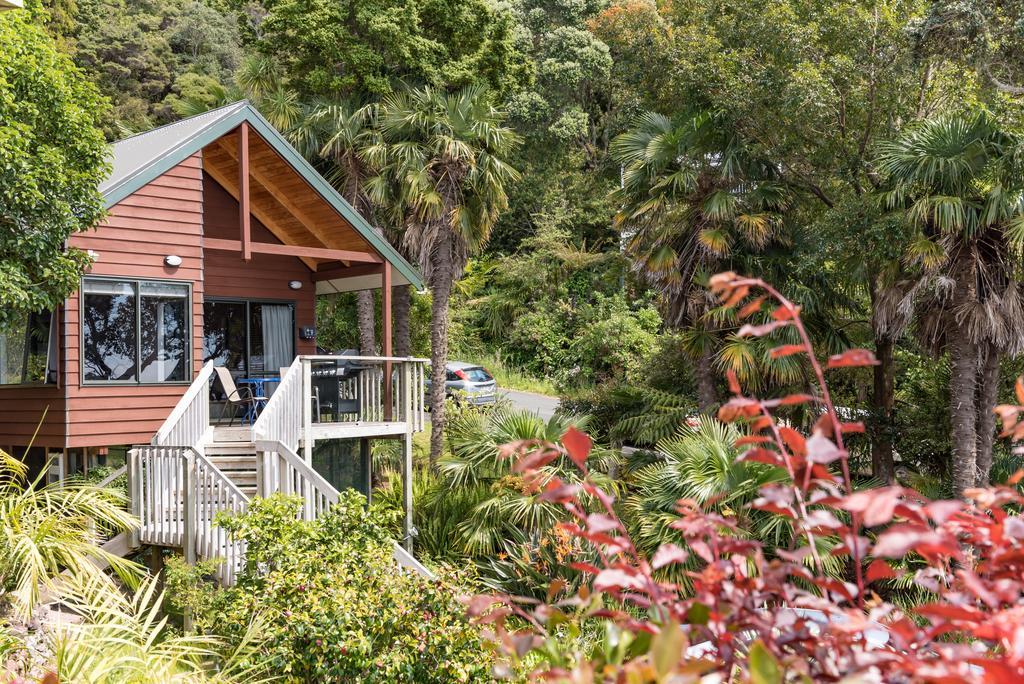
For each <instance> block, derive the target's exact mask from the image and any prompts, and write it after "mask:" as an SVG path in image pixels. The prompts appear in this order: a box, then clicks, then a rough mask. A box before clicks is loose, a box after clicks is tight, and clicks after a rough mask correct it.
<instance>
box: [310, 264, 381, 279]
mask: <svg viewBox="0 0 1024 684" xmlns="http://www.w3.org/2000/svg"><path fill="white" fill-rule="evenodd" d="M380 272H381V268H380V266H378V265H377V264H360V265H358V266H349V267H348V268H338V267H332V268H323V267H321V268H320V270H318V271H317V272H316V273H314V274H313V281H314V282H319V281H321V280H337V279H339V278H355V277H358V276H364V275H377V274H378V273H380Z"/></svg>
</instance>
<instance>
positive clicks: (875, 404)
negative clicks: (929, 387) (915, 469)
mask: <svg viewBox="0 0 1024 684" xmlns="http://www.w3.org/2000/svg"><path fill="white" fill-rule="evenodd" d="M895 346H896V345H895V343H894V342H893V340H892V339H890V338H889V337H885V336H879V337H877V338H876V340H875V358H876V359H878V365H877V366H875V367H874V368H873V372H874V386H873V388H872V396H871V404H872V407H871V408H872V409H873V411H872V412H873V413H874V416H873V418H874V420H873V423H874V425H873V426H872V427H873V430H872V434H871V474H872V475H873V476H874V477H875V478H876V479H878V480H881V481H882V482H886V483H892V482H893V480H894V479H895V472H894V471H895V467H894V463H893V457H892V428H893V424H892V422H893V404H894V401H893V400H894V397H895V375H896V372H895V371H896V368H895V363H894V359H893V348H894V347H895Z"/></svg>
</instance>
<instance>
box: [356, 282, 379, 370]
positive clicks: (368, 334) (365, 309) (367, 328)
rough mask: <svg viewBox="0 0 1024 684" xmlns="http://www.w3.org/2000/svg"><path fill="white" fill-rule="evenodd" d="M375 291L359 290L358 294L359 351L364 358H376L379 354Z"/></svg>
mask: <svg viewBox="0 0 1024 684" xmlns="http://www.w3.org/2000/svg"><path fill="white" fill-rule="evenodd" d="M373 308H374V303H373V290H359V291H358V292H356V317H357V319H358V324H359V351H360V352H361V353H362V354H363V355H364V356H374V355H376V353H377V341H376V339H375V338H376V330H375V326H376V321H375V312H374V310H373Z"/></svg>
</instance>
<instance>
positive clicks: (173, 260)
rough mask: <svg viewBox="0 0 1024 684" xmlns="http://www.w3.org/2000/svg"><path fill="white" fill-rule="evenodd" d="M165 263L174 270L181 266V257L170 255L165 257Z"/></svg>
mask: <svg viewBox="0 0 1024 684" xmlns="http://www.w3.org/2000/svg"><path fill="white" fill-rule="evenodd" d="M164 263H165V264H167V265H168V266H170V267H172V268H175V267H178V266H181V257H180V256H178V255H177V254H168V255H167V256H165V257H164Z"/></svg>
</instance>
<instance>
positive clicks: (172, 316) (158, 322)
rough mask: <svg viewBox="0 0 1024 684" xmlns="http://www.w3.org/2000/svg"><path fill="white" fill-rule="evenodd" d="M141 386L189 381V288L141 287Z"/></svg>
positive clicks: (150, 284)
mask: <svg viewBox="0 0 1024 684" xmlns="http://www.w3.org/2000/svg"><path fill="white" fill-rule="evenodd" d="M139 290H140V291H139V300H140V302H141V315H142V319H141V323H140V327H139V332H140V333H141V337H140V342H141V344H142V356H141V362H140V363H139V367H140V369H141V371H140V373H139V379H140V380H141V381H142V382H180V381H182V380H187V379H188V377H189V373H188V351H189V340H188V336H189V330H190V327H191V326H189V321H188V312H189V301H188V287H187V286H185V285H174V284H170V283H141V284H140V285H139Z"/></svg>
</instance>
